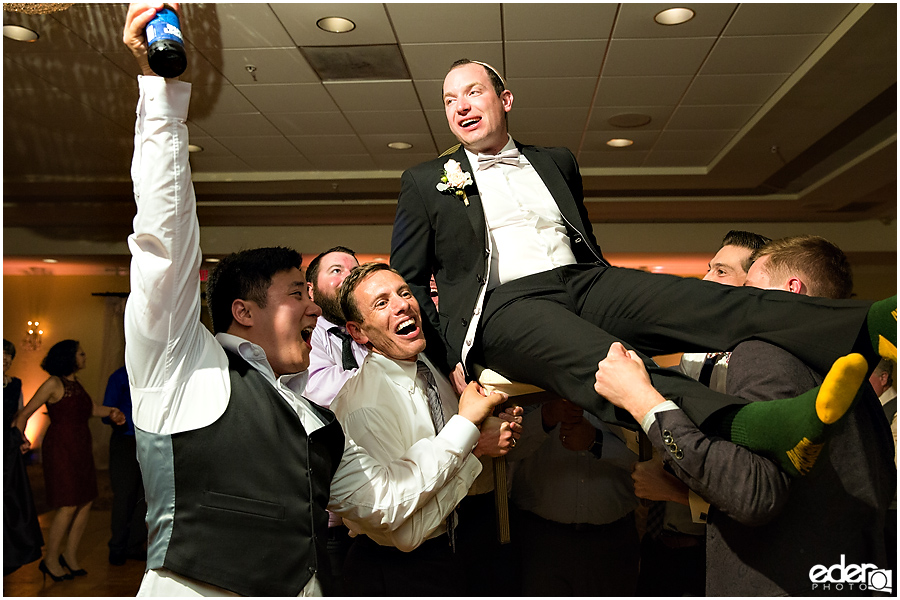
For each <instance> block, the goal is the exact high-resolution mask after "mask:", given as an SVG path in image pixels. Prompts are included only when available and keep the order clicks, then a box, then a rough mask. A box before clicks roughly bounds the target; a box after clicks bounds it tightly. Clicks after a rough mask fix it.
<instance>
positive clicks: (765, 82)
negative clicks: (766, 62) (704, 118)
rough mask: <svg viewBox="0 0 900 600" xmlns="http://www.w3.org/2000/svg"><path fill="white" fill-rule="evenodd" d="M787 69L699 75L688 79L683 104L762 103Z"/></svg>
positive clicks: (785, 76) (785, 75)
mask: <svg viewBox="0 0 900 600" xmlns="http://www.w3.org/2000/svg"><path fill="white" fill-rule="evenodd" d="M788 76H789V73H749V74H744V75H699V76H698V77H696V78H695V79H694V81H693V82H692V83H691V87H690V88H689V89H688V91H687V93H686V94H685V95H684V99H683V100H682V104H688V105H708V104H739V103H744V104H763V103H764V102H765V101H766V100H768V99H769V97H770V96H771V95H772V94H774V93H775V91H776V90H777V89H778V88H779V87H780V86H781V84H782V83H784V82H785V80H786V79H787V78H788Z"/></svg>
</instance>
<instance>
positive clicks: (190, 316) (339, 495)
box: [125, 76, 478, 596]
mask: <svg viewBox="0 0 900 600" xmlns="http://www.w3.org/2000/svg"><path fill="white" fill-rule="evenodd" d="M138 81H139V87H140V98H139V100H138V106H137V113H138V118H137V122H136V124H135V151H134V159H133V162H132V168H131V173H132V180H133V182H134V196H135V201H136V203H137V207H138V211H137V215H136V216H135V218H134V233H133V234H132V235H130V236H129V238H128V246H129V248H130V250H131V253H132V262H131V294H130V296H129V299H128V303H127V307H126V311H125V339H126V347H125V362H126V365H127V368H128V375H129V383H130V387H131V396H132V403H133V416H134V423H135V425H136V426H137V427H139V428H141V429H143V430H145V431H148V432H151V433H159V434H172V433H177V432H182V431H190V430H194V429H198V428H200V427H205V426H207V425H209V424H211V423H213V422H215V421H216V420H217V419H218V418H219V417H221V416H222V414H224V412H225V409H226V408H227V406H228V402H229V398H230V395H231V382H230V377H229V372H228V358H227V355H226V354H225V350H224V349H223V346H224V347H225V348H228V349H229V350H232V351H236V352H237V353H238V354H239V355H240V356H242V357H243V358H244V359H245V360H246V361H247V362H248V363H249V364H250V365H251V366H252V367H253V368H255V369H256V370H257V371H259V372H260V373H262V374H263V375H264V376H265V377H266V379H267V380H268V381H269V382H270V383H271V384H272V385H273V387H274V388H275V389H276V390H277V391H278V392H279V394H281V396H282V397H283V398H284V399H285V401H286V402H287V403H288V404H289V405H290V406H291V407H292V408H293V409H294V410H295V411H296V412H297V414H298V415H299V417H300V419H301V422H302V423H303V426H304V428H306V430H307V431H308V432H310V431H313V430H315V429H317V428H318V427H320V426H321V425H322V423H321V421H320V420H319V418H318V417H317V415H316V414H315V413H314V412H313V409H312V408H311V407H310V405H309V403H308V401H307V400H306V399H305V398H304V397H303V396H302V395H301V394H302V392H303V388H304V386H305V384H306V379H307V376H306V374H305V373H300V374H294V375H282V376H281V377H276V376H275V374H274V372H273V371H272V368H271V366H269V363H268V361H267V360H266V356H265V352H264V351H263V349H262V348H260V347H259V346H257V345H255V344H252V343H250V342H249V341H247V340H242V339H241V338H238V337H235V336H231V335H228V334H220V335H219V336H217V337H213V335H212V334H211V333H210V332H209V331H208V330H207V329H206V328H205V327H204V326H203V325H202V323H201V322H200V310H201V302H200V277H199V268H200V261H201V252H200V245H199V223H198V221H197V211H196V198H195V195H194V189H193V186H192V184H191V177H190V168H189V166H188V152H187V144H188V132H187V126H186V124H185V122H186V120H187V112H188V104H189V102H190V92H191V85H190V84H189V83H186V82H181V81H176V80H166V79H163V78H161V77H142V76H141V77H138ZM459 419H461V417H460V418H459ZM462 420H463V421H465V419H462ZM465 423H468V425H469V429H466V428H465ZM465 423H461V424H460V423H457V425H456V426H454V427H450V424H448V427H446V428H445V431H447V433H446V435H445V434H444V432H443V431H442V432H441V435H440V436H438V438H439V440H438V441H437V442H433V443H430V444H427V445H426V446H425V447H422V446H419V445H413V446H412V447H411V448H409V449H408V452H407V453H406V454H404V455H403V456H399V457H398V459H397V460H396V461H394V462H388V463H385V462H382V461H379V460H376V459H374V458H372V457H371V456H369V455H368V454H367V453H366V452H365V451H364V450H363V449H362V448H360V447H359V446H357V445H356V444H355V443H354V442H353V440H352V438H351V437H350V436H346V444H345V447H344V454H343V456H342V458H341V462H340V464H339V466H338V469H337V473H336V474H335V476H334V478H333V479H332V482H331V501H330V503H329V506H328V508H329V509H330V510H332V511H334V512H336V513H338V514H339V515H341V516H342V517H344V518H346V519H351V520H352V521H353V522H354V526H355V528H356V529H357V530H359V531H374V532H379V533H381V534H383V535H390V536H392V537H393V538H394V539H396V540H398V545H407V546H409V545H412V546H413V547H414V546H415V545H418V544H419V543H421V541H422V540H423V539H424V538H418V537H417V536H418V535H419V533H420V532H421V531H423V530H427V529H433V528H435V527H438V526H439V525H441V523H442V522H443V519H444V518H445V517H446V515H444V516H441V512H440V510H438V509H437V508H436V506H437V505H438V504H439V503H440V500H439V499H438V498H436V496H437V494H438V491H439V490H441V488H442V487H443V486H444V485H445V484H447V482H448V481H455V479H456V477H457V475H458V473H459V472H460V470H461V469H463V467H466V468H465V469H463V470H464V471H466V472H467V473H468V471H469V470H471V469H470V465H469V461H468V460H467V457H468V455H469V453H470V451H471V449H472V448H473V447H474V445H475V442H476V441H477V438H478V433H477V428H475V427H474V425H472V424H471V423H469V422H468V421H465ZM460 426H461V427H460ZM460 428H461V429H463V430H465V431H466V435H463V434H459V431H458V429H460ZM473 429H474V433H473V432H472V431H471V430H473ZM455 434H456V435H455ZM277 458H278V457H273V458H272V459H273V460H275V459H277ZM266 460H269V459H268V458H267V457H260V461H261V464H265V461H266ZM476 462H477V461H476ZM149 500H150V501H151V502H153V499H152V498H151V499H149ZM300 500H301V501H302V499H300ZM419 509H421V511H420V510H419ZM412 515H415V516H416V519H415V523H414V524H413V523H412V520H411V519H410V517H411V516H412ZM139 594H140V595H152V596H173V595H177V596H198V595H202V596H210V595H233V594H231V593H230V592H228V591H226V590H222V589H220V588H216V587H214V586H209V585H205V584H202V583H199V582H196V581H192V580H189V579H187V578H184V577H181V576H179V575H177V574H175V573H172V572H171V571H167V570H165V569H159V570H151V571H148V572H147V573H145V575H144V580H143V582H142V583H141V588H140V591H139ZM301 595H321V587H320V586H319V583H318V581H317V580H316V579H315V578H313V579H311V580H310V582H309V584H307V586H306V587H305V588H304V590H303V591H302V592H301Z"/></svg>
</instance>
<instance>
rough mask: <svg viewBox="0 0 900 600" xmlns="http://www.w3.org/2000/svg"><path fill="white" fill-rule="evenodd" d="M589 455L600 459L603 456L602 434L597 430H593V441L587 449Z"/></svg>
mask: <svg viewBox="0 0 900 600" xmlns="http://www.w3.org/2000/svg"><path fill="white" fill-rule="evenodd" d="M588 450H589V451H590V453H591V454H593V455H594V456H596V457H597V458H601V457H602V455H603V432H602V431H600V430H599V429H595V430H594V441H593V443H591V447H590V448H588Z"/></svg>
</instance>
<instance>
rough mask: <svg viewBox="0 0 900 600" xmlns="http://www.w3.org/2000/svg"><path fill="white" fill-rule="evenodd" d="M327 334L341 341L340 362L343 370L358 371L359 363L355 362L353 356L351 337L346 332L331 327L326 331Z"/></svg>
mask: <svg viewBox="0 0 900 600" xmlns="http://www.w3.org/2000/svg"><path fill="white" fill-rule="evenodd" d="M328 333H330V334H331V335H333V336H335V337H338V338H340V339H341V343H342V345H343V346H342V348H341V362H342V363H343V365H344V370H345V371H352V370H353V369H358V368H359V363H357V362H356V357H355V356H353V336H352V335H350V334H349V333H347V332H346V331H341V328H340V327H332V328H331V329H329V330H328Z"/></svg>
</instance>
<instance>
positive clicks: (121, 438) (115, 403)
mask: <svg viewBox="0 0 900 600" xmlns="http://www.w3.org/2000/svg"><path fill="white" fill-rule="evenodd" d="M103 406H109V407H114V408H117V409H119V410H120V411H122V414H123V415H125V423H123V424H122V425H116V424H115V423H113V422H112V420H111V419H109V418H108V417H104V419H103V422H104V423H106V424H108V425H111V426H112V434H110V436H109V480H110V484H111V486H112V493H113V503H112V511H111V513H110V530H111V535H110V538H109V564H111V565H116V566H119V565H124V564H125V561H126V560H127V559H129V558H132V559H135V560H146V559H147V525H146V522H145V521H146V517H147V503H146V502H145V501H144V483H143V481H142V480H141V466H140V465H139V464H138V460H137V445H136V442H135V437H134V421H132V419H131V391H130V390H129V389H128V372H127V371H126V370H125V367H120V368H119V369H117V370H116V371H115V372H114V373H113V374H112V375H110V376H109V381H108V382H107V384H106V394H105V395H104V396H103Z"/></svg>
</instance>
